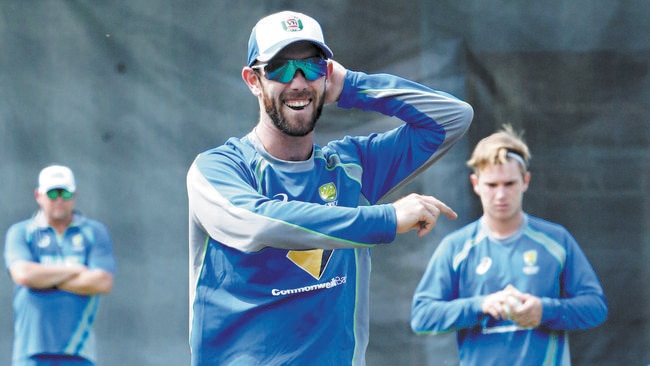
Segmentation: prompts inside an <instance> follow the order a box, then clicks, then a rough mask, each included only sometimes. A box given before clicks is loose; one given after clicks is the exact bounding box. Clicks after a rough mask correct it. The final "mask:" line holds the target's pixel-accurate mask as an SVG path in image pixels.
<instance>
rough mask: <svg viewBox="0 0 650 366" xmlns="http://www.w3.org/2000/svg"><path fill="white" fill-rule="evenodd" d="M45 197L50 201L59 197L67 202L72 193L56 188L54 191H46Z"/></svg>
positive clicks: (72, 195)
mask: <svg viewBox="0 0 650 366" xmlns="http://www.w3.org/2000/svg"><path fill="white" fill-rule="evenodd" d="M47 196H48V197H49V198H50V199H51V200H55V199H57V198H59V197H61V198H63V199H64V200H66V201H67V200H70V199H72V197H74V192H70V191H68V190H66V189H62V188H56V189H50V190H49V191H47Z"/></svg>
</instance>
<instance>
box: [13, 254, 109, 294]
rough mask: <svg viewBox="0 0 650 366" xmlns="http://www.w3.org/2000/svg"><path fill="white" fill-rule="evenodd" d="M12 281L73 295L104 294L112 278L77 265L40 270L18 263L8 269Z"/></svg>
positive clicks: (34, 266)
mask: <svg viewBox="0 0 650 366" xmlns="http://www.w3.org/2000/svg"><path fill="white" fill-rule="evenodd" d="M9 273H10V274H11V278H12V279H13V281H14V282H15V283H16V284H18V285H20V286H26V287H29V288H32V289H48V288H57V289H59V290H63V291H67V292H70V293H74V294H77V295H96V294H104V293H108V292H110V291H111V289H112V288H113V275H112V274H111V273H109V272H107V271H104V270H101V269H90V268H88V267H86V266H84V265H81V264H72V265H65V266H44V265H42V264H40V263H36V262H30V261H24V260H19V261H16V262H14V263H13V264H12V265H11V267H10V268H9Z"/></svg>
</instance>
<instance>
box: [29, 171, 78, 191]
mask: <svg viewBox="0 0 650 366" xmlns="http://www.w3.org/2000/svg"><path fill="white" fill-rule="evenodd" d="M56 188H62V189H65V190H66V191H70V192H74V191H75V190H76V189H77V186H76V184H75V180H74V175H73V174H72V170H70V168H68V167H65V166H62V165H50V166H48V167H46V168H43V170H41V173H40V174H39V175H38V191H39V192H41V193H45V192H47V191H50V190H52V189H56Z"/></svg>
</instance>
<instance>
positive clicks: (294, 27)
mask: <svg viewBox="0 0 650 366" xmlns="http://www.w3.org/2000/svg"><path fill="white" fill-rule="evenodd" d="M282 29H284V30H285V31H287V32H300V31H301V30H302V21H301V20H300V18H298V17H291V18H287V19H286V20H283V21H282Z"/></svg>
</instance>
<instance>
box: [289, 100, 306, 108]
mask: <svg viewBox="0 0 650 366" xmlns="http://www.w3.org/2000/svg"><path fill="white" fill-rule="evenodd" d="M284 104H286V105H287V107H290V108H304V107H305V106H307V104H309V101H308V100H292V101H287V102H285V103H284Z"/></svg>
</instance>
